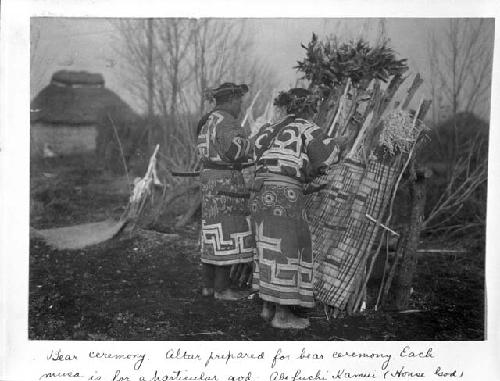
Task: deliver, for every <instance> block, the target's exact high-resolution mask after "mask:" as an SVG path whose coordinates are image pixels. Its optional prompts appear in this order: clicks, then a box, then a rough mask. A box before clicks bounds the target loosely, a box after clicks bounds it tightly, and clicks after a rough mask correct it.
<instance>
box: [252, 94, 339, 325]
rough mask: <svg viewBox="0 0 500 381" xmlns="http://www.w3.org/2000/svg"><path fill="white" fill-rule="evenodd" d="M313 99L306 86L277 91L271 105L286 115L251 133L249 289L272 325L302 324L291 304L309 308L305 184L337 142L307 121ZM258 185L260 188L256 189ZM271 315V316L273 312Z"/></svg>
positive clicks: (334, 157) (332, 157) (328, 160)
mask: <svg viewBox="0 0 500 381" xmlns="http://www.w3.org/2000/svg"><path fill="white" fill-rule="evenodd" d="M316 103H317V102H316V98H315V97H314V96H313V95H312V93H311V92H310V91H308V90H306V89H302V88H294V89H291V90H289V91H288V92H281V93H280V94H279V95H278V97H277V98H276V99H275V100H274V105H275V106H277V107H278V108H279V110H280V111H281V112H282V113H286V114H288V115H287V116H286V117H285V118H284V119H282V120H281V122H278V123H276V124H274V125H271V126H263V127H262V128H261V129H260V130H259V132H258V133H257V135H256V137H255V147H254V150H255V152H254V160H255V163H256V179H255V183H256V184H260V185H259V186H256V189H255V191H256V194H255V196H254V198H253V200H252V201H251V203H250V209H251V212H252V218H253V222H254V228H255V234H256V236H255V240H256V246H257V255H256V263H255V269H254V276H253V288H254V289H256V290H258V291H259V295H260V298H261V299H263V301H264V306H263V310H262V314H261V316H262V317H263V318H264V319H266V320H271V319H272V321H271V325H272V326H273V327H276V328H295V329H304V328H307V327H308V326H309V320H308V319H306V318H300V317H298V316H296V315H295V314H294V313H293V312H292V310H291V308H290V307H292V306H301V307H306V308H312V307H313V306H314V297H313V283H312V282H313V258H312V247H311V236H310V232H309V228H308V225H307V222H306V221H305V219H304V195H303V191H304V185H305V184H306V183H308V182H310V181H311V180H312V179H313V178H314V177H315V176H317V175H319V174H321V173H323V172H324V170H325V169H326V168H327V167H328V166H329V165H330V164H332V163H334V162H336V161H338V154H339V145H338V144H337V143H336V141H335V140H334V139H332V138H328V137H327V136H326V134H325V133H323V132H322V130H321V129H320V128H319V127H318V126H317V125H316V124H314V123H312V122H311V121H310V120H311V118H312V116H313V115H314V113H315V111H316ZM259 188H260V189H259ZM273 315H274V316H273Z"/></svg>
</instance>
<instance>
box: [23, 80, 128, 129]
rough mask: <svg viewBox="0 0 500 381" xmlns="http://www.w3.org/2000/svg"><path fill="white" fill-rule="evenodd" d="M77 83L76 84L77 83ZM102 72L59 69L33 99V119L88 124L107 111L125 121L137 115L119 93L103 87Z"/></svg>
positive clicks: (31, 117)
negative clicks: (93, 72)
mask: <svg viewBox="0 0 500 381" xmlns="http://www.w3.org/2000/svg"><path fill="white" fill-rule="evenodd" d="M75 85H77V86H75ZM103 85H104V79H103V77H102V75H101V74H92V73H87V72H69V71H60V72H57V73H55V74H54V75H53V76H52V82H51V83H50V84H49V85H48V86H46V87H45V88H44V89H42V90H41V91H40V93H38V95H37V96H36V97H35V98H34V99H33V101H32V102H31V110H32V111H31V113H30V119H31V121H32V122H46V123H53V124H72V125H88V124H95V123H98V122H99V121H100V120H101V119H102V118H103V116H104V115H105V114H106V113H110V114H112V115H119V116H120V118H121V119H122V120H127V119H134V118H136V117H137V115H136V114H135V113H134V111H133V110H132V109H131V108H130V106H129V105H128V104H127V103H125V102H124V101H123V100H122V99H121V98H120V97H119V96H118V95H117V94H115V93H114V92H113V91H111V90H109V89H107V88H105V87H103Z"/></svg>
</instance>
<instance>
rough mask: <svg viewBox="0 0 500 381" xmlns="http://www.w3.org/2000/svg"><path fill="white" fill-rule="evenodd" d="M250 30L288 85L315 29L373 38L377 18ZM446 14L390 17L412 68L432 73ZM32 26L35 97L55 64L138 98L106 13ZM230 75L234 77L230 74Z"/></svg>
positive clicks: (250, 24)
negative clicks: (432, 46)
mask: <svg viewBox="0 0 500 381" xmlns="http://www.w3.org/2000/svg"><path fill="white" fill-rule="evenodd" d="M246 22H247V30H248V33H249V34H251V35H252V36H253V39H254V54H255V55H256V56H258V57H260V58H261V59H262V60H265V61H266V62H268V63H269V64H270V65H271V66H272V67H273V68H274V71H275V73H276V75H277V76H278V77H279V83H280V85H281V87H283V88H285V87H288V86H289V85H291V84H293V83H294V82H295V79H296V78H297V77H298V74H297V72H296V71H295V70H294V69H293V66H294V65H295V64H296V61H297V60H298V59H301V58H302V57H303V56H304V51H303V49H302V48H301V47H300V43H301V42H302V43H307V42H308V41H309V40H310V39H311V35H312V33H313V32H315V33H317V34H319V35H320V36H324V35H328V34H332V33H334V34H337V35H339V36H340V37H341V38H349V37H350V38H353V37H357V36H359V35H360V34H362V35H364V36H365V37H367V38H368V39H374V38H375V36H376V34H377V25H378V20H376V19H278V18H268V19H250V20H247V21H246ZM446 22H447V21H446V20H445V19H386V30H387V34H388V37H389V38H390V39H391V44H392V46H393V48H394V49H395V50H396V51H397V53H398V54H399V55H400V56H401V58H408V61H409V65H410V69H411V70H412V71H414V72H420V73H421V74H422V75H423V77H424V79H425V78H428V53H427V38H428V35H429V33H432V32H434V33H436V34H437V35H438V36H439V35H440V33H442V31H443V28H444V27H445V25H446ZM33 31H40V40H39V43H38V46H37V55H38V56H39V57H41V58H42V59H38V60H37V61H35V62H37V63H36V67H35V68H33V70H32V72H33V73H35V74H36V75H35V76H34V77H33V75H32V89H31V97H33V96H34V95H36V93H37V92H38V91H40V90H41V88H43V87H44V86H45V85H47V84H48V82H49V81H50V76H51V75H52V73H53V72H54V71H56V70H60V69H66V70H87V71H91V72H99V73H102V74H103V75H104V77H105V80H106V86H107V87H109V88H110V89H112V90H114V91H115V92H116V93H118V94H119V95H120V96H121V97H122V98H123V99H125V100H126V101H127V102H128V103H130V104H131V105H132V106H133V107H134V108H136V109H137V108H138V107H139V103H138V102H137V100H135V99H133V97H132V96H131V95H130V94H129V93H128V92H127V90H126V89H125V86H124V83H123V81H124V77H123V75H121V74H122V73H121V71H120V60H119V58H118V57H117V53H116V50H115V49H114V46H113V44H115V43H116V40H117V39H116V33H117V32H116V29H114V27H113V26H112V24H111V23H110V21H109V20H106V19H96V18H94V19H85V18H37V19H33V20H32V36H33ZM227 80H231V79H230V78H228V79H227Z"/></svg>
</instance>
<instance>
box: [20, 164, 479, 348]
mask: <svg viewBox="0 0 500 381" xmlns="http://www.w3.org/2000/svg"><path fill="white" fill-rule="evenodd" d="M49 164H50V165H49ZM67 165H68V164H67V163H66V164H65V167H64V168H65V169H64V168H62V167H61V166H58V165H57V163H56V164H54V163H46V162H41V163H37V165H36V166H35V165H32V172H31V198H32V205H31V206H32V207H31V211H32V217H31V226H33V227H35V228H47V227H55V226H65V225H72V224H77V223H83V222H91V221H100V220H103V219H106V218H108V217H117V216H119V215H120V214H121V213H122V212H123V210H124V207H125V205H126V203H127V197H128V196H127V191H126V182H123V181H121V182H120V179H118V178H115V179H112V178H111V177H110V176H109V175H108V174H105V173H102V172H101V171H97V170H95V169H93V167H92V165H88V166H86V167H85V166H84V168H80V169H79V170H74V169H71V170H70V169H68V167H67ZM79 165H80V166H81V163H80V164H79ZM120 184H122V185H123V184H125V186H124V187H125V190H124V187H123V186H120ZM173 222H174V221H173V219H172V220H169V219H168V218H166V219H165V220H164V221H162V222H161V224H160V225H158V226H157V231H153V230H145V229H135V230H134V231H132V232H131V231H130V230H128V231H125V232H124V233H123V234H122V235H120V236H119V237H117V238H115V239H113V240H111V241H108V242H105V243H102V244H100V245H96V246H93V247H89V248H86V249H84V250H74V251H58V250H54V249H52V248H50V247H48V246H47V245H45V244H44V243H43V242H41V241H40V240H37V239H32V240H31V242H30V285H29V290H30V295H29V303H30V305H29V338H30V339H41V340H54V339H55V340H483V339H484V336H485V332H484V256H483V255H482V251H481V250H479V249H477V248H476V246H477V245H476V244H470V243H469V244H467V242H466V241H465V242H460V243H459V244H460V245H462V246H464V245H465V246H467V248H468V249H469V250H468V252H467V253H463V254H456V255H444V254H422V255H421V256H420V257H419V262H418V273H417V278H416V280H415V285H414V293H413V294H412V299H411V306H410V308H411V309H415V310H418V312H413V313H406V314H402V313H397V312H381V311H379V312H373V311H371V312H367V313H366V314H363V315H358V316H350V317H346V318H343V319H330V320H327V319H326V318H325V315H324V313H323V309H322V308H320V307H319V306H318V307H317V308H315V309H314V310H312V311H309V312H307V315H308V316H309V317H310V319H311V327H310V328H308V329H306V330H304V331H301V332H298V331H291V330H286V331H280V330H275V329H273V328H271V327H270V326H269V325H267V324H265V323H264V322H263V321H262V320H261V318H260V317H259V312H260V308H261V305H260V302H259V300H258V298H256V297H254V298H253V299H248V300H243V301H238V302H222V301H215V300H213V299H207V298H203V297H202V296H201V294H200V287H201V266H200V262H199V250H198V232H199V224H198V223H197V222H193V223H192V224H191V225H189V226H187V227H186V228H183V229H181V230H177V231H175V230H173V228H171V226H172V225H173ZM164 233H176V234H178V236H177V237H173V236H172V235H167V234H164ZM424 244H425V246H428V247H435V245H434V243H433V242H425V243H424ZM439 244H440V245H441V246H442V245H443V243H442V242H440V243H439ZM455 244H456V243H455ZM433 245H434V246H433ZM436 245H437V243H436ZM377 287H378V284H375V286H374V287H373V288H371V289H370V290H369V294H372V295H373V294H374V293H376V292H377ZM299 313H303V314H305V313H306V312H305V311H299Z"/></svg>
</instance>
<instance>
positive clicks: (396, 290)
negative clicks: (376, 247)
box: [391, 167, 426, 310]
mask: <svg viewBox="0 0 500 381" xmlns="http://www.w3.org/2000/svg"><path fill="white" fill-rule="evenodd" d="M411 172H412V173H411V177H410V205H411V214H410V224H409V226H408V230H407V237H406V240H405V243H406V244H405V245H404V247H402V248H401V249H402V253H401V254H402V257H401V264H400V267H399V271H398V272H397V275H396V277H395V279H394V284H393V285H392V287H391V289H392V295H391V296H392V298H391V299H392V303H393V304H394V307H395V308H396V309H397V310H404V309H406V308H408V303H409V300H410V293H411V287H412V284H413V278H414V276H415V271H416V267H417V256H418V251H417V249H418V243H419V241H420V231H421V229H422V222H423V217H424V207H425V198H426V192H425V191H426V188H425V184H426V178H425V176H417V175H416V173H415V169H414V167H412V168H411ZM397 254H399V253H397Z"/></svg>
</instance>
